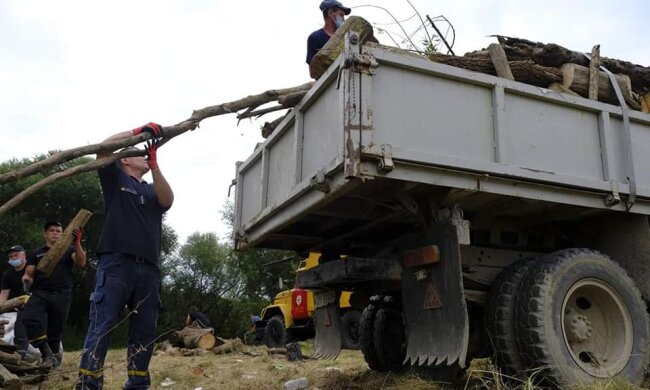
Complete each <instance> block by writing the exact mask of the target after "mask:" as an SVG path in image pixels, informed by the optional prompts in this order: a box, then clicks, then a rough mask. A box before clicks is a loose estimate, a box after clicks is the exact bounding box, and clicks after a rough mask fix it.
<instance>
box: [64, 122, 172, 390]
mask: <svg viewBox="0 0 650 390" xmlns="http://www.w3.org/2000/svg"><path fill="white" fill-rule="evenodd" d="M142 132H148V133H150V134H151V136H152V137H153V138H154V139H155V138H157V137H160V136H162V128H161V127H160V125H157V124H155V123H149V124H147V125H145V126H142V127H139V128H137V129H134V130H131V131H125V132H121V133H118V134H115V135H113V136H111V137H109V138H108V139H106V141H115V140H119V139H124V138H128V137H132V136H134V135H138V134H141V133H142ZM158 145H159V144H158V141H157V140H154V141H152V140H151V139H150V140H149V141H148V142H147V146H146V148H145V149H146V150H147V158H146V159H145V157H129V158H122V159H120V160H119V161H115V162H112V163H111V164H109V165H107V166H106V167H104V168H101V169H100V170H99V171H98V173H99V180H100V183H101V186H102V193H103V196H104V225H103V229H102V234H101V237H100V239H99V244H98V246H97V251H96V252H97V254H98V255H99V263H98V266H97V274H96V275H95V288H94V290H93V293H92V294H91V296H90V321H89V324H88V333H87V334H86V341H85V342H84V353H83V356H82V358H81V363H80V365H79V381H78V382H77V387H76V388H77V389H78V390H82V389H83V390H86V389H91V390H95V389H101V388H102V386H103V365H104V358H105V357H106V352H107V350H108V343H109V340H110V331H111V329H112V328H113V327H114V326H115V324H116V323H117V321H118V319H119V317H120V314H121V312H122V309H123V308H124V305H128V307H129V309H130V310H131V313H130V314H129V346H128V351H127V355H128V356H127V375H128V380H127V382H126V385H125V386H124V388H125V389H148V388H149V386H151V379H150V377H149V371H148V369H149V361H150V360H151V353H152V352H153V341H154V338H155V335H156V322H157V318H158V297H159V288H160V270H159V257H160V242H161V237H162V216H163V213H165V212H166V211H167V210H168V209H169V208H170V207H171V205H172V203H173V201H174V194H173V192H172V189H171V187H170V186H169V184H168V183H167V180H166V179H165V177H164V176H163V174H162V172H161V171H160V168H159V167H158V161H157V150H158ZM109 156H110V153H109V154H98V155H97V158H98V159H102V158H108V157H109ZM149 171H151V174H152V176H153V184H150V183H147V182H146V181H145V180H144V179H143V175H144V174H145V173H147V172H149Z"/></svg>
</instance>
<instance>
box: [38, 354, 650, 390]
mask: <svg viewBox="0 0 650 390" xmlns="http://www.w3.org/2000/svg"><path fill="white" fill-rule="evenodd" d="M301 348H302V352H303V354H304V355H305V356H309V355H310V354H311V352H312V345H311V344H310V343H301ZM244 351H245V352H247V353H249V354H246V353H243V352H234V353H230V354H225V355H215V354H213V353H211V352H208V353H206V354H205V355H202V356H189V357H186V356H170V355H166V354H162V355H157V356H154V357H153V358H152V361H151V366H150V372H151V376H152V380H153V386H152V387H151V388H152V389H169V390H198V389H201V390H244V389H255V390H266V389H278V390H280V389H283V385H284V383H285V382H286V381H288V380H291V379H296V378H301V377H305V378H307V379H308V381H309V384H310V386H309V389H310V390H317V389H319V390H347V389H351V390H374V389H385V390H425V389H431V390H440V389H443V388H449V386H448V385H445V384H438V383H435V382H434V381H432V380H431V379H427V377H426V374H423V373H421V372H417V373H416V372H413V371H412V370H409V371H406V372H404V373H400V374H395V373H377V372H373V371H371V370H369V369H368V366H367V365H366V364H365V362H364V360H363V356H362V354H361V352H360V351H347V350H344V351H342V352H341V354H340V355H339V357H338V358H337V359H336V360H334V361H324V360H309V359H307V360H304V361H300V362H289V361H287V359H286V357H285V356H284V355H269V354H268V353H267V349H266V347H261V346H255V347H249V346H247V347H245V350H244ZM250 354H253V355H257V356H251V355H250ZM79 358H80V353H79V352H67V353H66V354H65V356H64V367H63V370H61V371H58V372H57V373H55V374H54V375H52V376H51V378H50V380H48V381H47V382H46V383H43V384H42V385H41V386H40V387H33V388H34V389H37V388H40V389H56V390H59V389H60V390H63V389H66V390H68V389H71V388H73V386H74V383H75V380H76V377H77V365H78V362H79ZM106 362H107V363H106V371H105V389H107V390H113V389H116V390H117V389H121V388H122V386H123V384H124V381H125V380H126V350H125V349H121V350H112V351H110V352H109V354H108V357H107V360H106ZM468 373H469V375H468V374H466V375H465V377H463V379H462V380H460V381H458V382H457V383H456V384H455V386H454V387H453V388H460V389H501V390H506V389H522V390H535V389H538V387H536V386H535V381H536V380H535V378H534V377H533V378H531V379H530V380H528V381H524V382H520V383H517V384H516V385H515V386H505V385H504V383H503V382H504V381H503V380H502V379H503V378H500V377H499V375H498V374H496V373H495V371H494V369H493V367H491V366H490V364H489V361H474V362H473V363H472V366H471V367H470V369H469V370H468ZM172 382H173V384H170V383H172ZM643 388H647V387H637V386H633V385H629V384H624V383H618V382H615V381H607V382H605V383H602V384H599V385H596V386H589V387H581V388H580V389H584V390H587V389H589V390H597V389H598V390H636V389H643Z"/></svg>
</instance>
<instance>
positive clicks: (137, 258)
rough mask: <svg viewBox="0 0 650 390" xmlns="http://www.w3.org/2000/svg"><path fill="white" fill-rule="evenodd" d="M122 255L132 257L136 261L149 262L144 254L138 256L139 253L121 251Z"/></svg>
mask: <svg viewBox="0 0 650 390" xmlns="http://www.w3.org/2000/svg"><path fill="white" fill-rule="evenodd" d="M122 254H123V255H124V257H128V258H129V259H133V260H134V261H135V262H136V263H146V262H149V259H147V258H146V257H144V256H139V255H133V254H131V253H122Z"/></svg>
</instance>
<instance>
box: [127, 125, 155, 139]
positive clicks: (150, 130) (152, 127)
mask: <svg viewBox="0 0 650 390" xmlns="http://www.w3.org/2000/svg"><path fill="white" fill-rule="evenodd" d="M131 132H132V133H133V135H140V134H142V133H149V134H151V136H152V137H154V138H159V137H162V126H160V125H159V124H157V123H153V122H149V123H147V124H146V125H144V126H140V127H136V128H135V129H133V130H131Z"/></svg>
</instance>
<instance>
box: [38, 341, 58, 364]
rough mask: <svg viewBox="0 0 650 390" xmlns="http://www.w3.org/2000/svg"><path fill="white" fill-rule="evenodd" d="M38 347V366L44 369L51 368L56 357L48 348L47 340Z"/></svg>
mask: <svg viewBox="0 0 650 390" xmlns="http://www.w3.org/2000/svg"><path fill="white" fill-rule="evenodd" d="M38 349H39V351H41V359H42V361H41V364H40V366H39V367H40V368H43V369H46V370H49V369H51V368H52V367H53V366H54V365H55V364H56V358H55V357H54V354H53V353H52V349H51V348H50V346H49V345H48V343H47V342H44V343H43V344H41V345H39V346H38Z"/></svg>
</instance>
